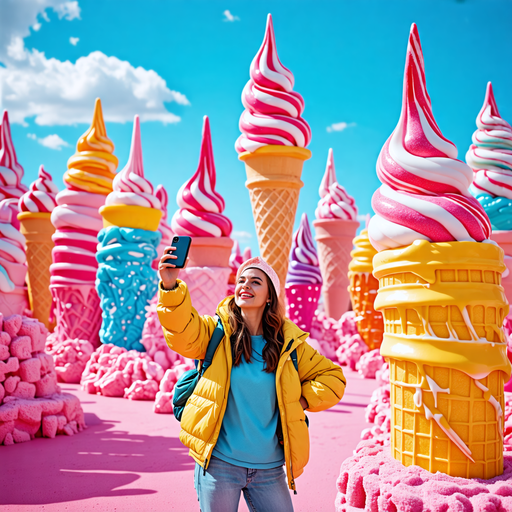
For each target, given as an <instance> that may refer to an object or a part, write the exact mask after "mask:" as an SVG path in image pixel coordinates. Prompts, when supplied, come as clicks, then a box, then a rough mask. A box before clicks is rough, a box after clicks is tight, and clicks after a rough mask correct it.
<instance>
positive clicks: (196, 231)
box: [171, 116, 233, 237]
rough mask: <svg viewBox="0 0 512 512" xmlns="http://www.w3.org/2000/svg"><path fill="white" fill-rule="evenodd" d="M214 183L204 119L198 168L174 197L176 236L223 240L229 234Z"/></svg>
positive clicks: (207, 121) (207, 131) (207, 133)
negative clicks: (208, 237)
mask: <svg viewBox="0 0 512 512" xmlns="http://www.w3.org/2000/svg"><path fill="white" fill-rule="evenodd" d="M216 180H217V175H216V171H215V162H214V159H213V148H212V141H211V134H210V122H209V120H208V117H207V116H205V117H204V123H203V137H202V141H201V153H200V155H199V166H198V168H197V171H196V172H195V174H194V175H193V176H192V178H190V180H189V181H187V182H186V183H184V184H183V185H182V186H181V188H180V190H179V191H178V195H177V197H176V201H177V203H178V206H179V207H180V209H179V210H178V211H176V213H175V214H174V216H173V218H172V222H171V227H172V229H173V231H174V232H175V233H176V234H177V235H186V236H192V237H194V236H213V237H222V236H229V235H230V234H231V231H232V229H233V225H232V224H231V221H230V220H229V219H228V218H227V217H226V216H225V215H222V212H223V211H224V206H225V205H224V199H223V197H222V196H221V195H220V194H219V193H218V192H217V191H216V190H215V184H216Z"/></svg>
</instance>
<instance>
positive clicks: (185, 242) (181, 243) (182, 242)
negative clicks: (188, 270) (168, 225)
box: [167, 235, 192, 268]
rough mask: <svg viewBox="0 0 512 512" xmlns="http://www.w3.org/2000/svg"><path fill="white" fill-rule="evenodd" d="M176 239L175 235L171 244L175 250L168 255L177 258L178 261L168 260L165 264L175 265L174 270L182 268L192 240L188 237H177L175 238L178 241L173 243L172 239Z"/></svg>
mask: <svg viewBox="0 0 512 512" xmlns="http://www.w3.org/2000/svg"><path fill="white" fill-rule="evenodd" d="M176 237H177V235H175V236H174V237H173V242H172V245H173V247H176V250H175V251H173V252H171V253H169V254H173V255H174V256H178V259H176V260H174V259H172V258H168V260H167V263H172V264H173V265H176V268H183V266H184V265H185V262H186V261H187V256H188V251H189V250H190V244H191V243H192V238H190V237H189V236H179V237H177V238H178V241H177V242H174V238H176Z"/></svg>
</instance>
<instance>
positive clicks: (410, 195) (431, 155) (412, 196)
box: [368, 24, 491, 251]
mask: <svg viewBox="0 0 512 512" xmlns="http://www.w3.org/2000/svg"><path fill="white" fill-rule="evenodd" d="M377 175H378V177H379V179H380V180H381V182H382V183H383V185H382V186H381V187H380V188H379V189H378V190H377V191H376V192H375V194H374V195H373V198H372V207H373V209H374V210H375V213H376V215H375V216H374V217H373V218H372V219H371V221H370V224H369V229H368V231H369V237H370V241H371V243H372V245H373V246H374V247H375V248H376V249H377V250H378V251H381V250H384V249H391V248H396V247H402V246H407V245H410V244H412V243H413V242H414V241H415V240H427V241H430V242H452V241H476V242H482V241H484V240H486V239H488V238H489V236H490V233H491V225H490V222H489V219H488V217H487V215H486V214H485V212H484V210H483V208H482V207H481V206H480V204H479V203H478V201H477V200H476V199H474V198H473V197H472V196H471V194H470V193H469V186H470V185H471V181H472V179H473V172H472V170H471V169H470V168H469V166H467V165H466V164H465V163H464V162H461V161H460V160H457V148H456V147H455V145H454V144H453V143H452V142H450V141H449V140H447V139H446V138H445V137H444V136H443V134H442V133H441V130H440V129H439V127H438V126H437V124H436V122H435V120H434V115H433V113H432V107H431V103H430V97H429V95H428V93H427V89H426V82H425V69H424V62H423V53H422V50H421V45H420V40H419V35H418V30H417V28H416V25H414V24H413V26H412V28H411V33H410V37H409V45H408V48H407V59H406V64H405V76H404V90H403V103H402V112H401V115H400V119H399V121H398V125H397V127H396V128H395V131H394V132H393V133H392V134H391V137H390V138H389V139H388V140H387V142H386V143H385V145H384V147H383V148H382V150H381V152H380V155H379V158H378V161H377Z"/></svg>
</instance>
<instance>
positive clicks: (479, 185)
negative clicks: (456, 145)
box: [466, 82, 512, 199]
mask: <svg viewBox="0 0 512 512" xmlns="http://www.w3.org/2000/svg"><path fill="white" fill-rule="evenodd" d="M476 125H477V127H478V130H476V131H475V133H473V137H472V140H473V144H472V145H471V146H470V148H469V150H468V152H467V153H466V162H467V163H468V165H469V166H470V167H471V168H472V169H473V171H474V173H475V175H474V178H473V187H474V190H475V191H476V193H477V194H482V193H484V194H490V195H491V196H494V197H497V196H499V197H506V198H507V199H512V127H511V126H510V124H509V123H507V121H505V120H504V119H502V117H501V116H500V113H499V111H498V105H497V104H496V100H495V98H494V92H493V90H492V84H491V82H489V83H488V84H487V91H486V94H485V100H484V104H483V106H482V108H481V110H480V112H479V114H478V117H477V119H476Z"/></svg>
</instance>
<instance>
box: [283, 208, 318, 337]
mask: <svg viewBox="0 0 512 512" xmlns="http://www.w3.org/2000/svg"><path fill="white" fill-rule="evenodd" d="M321 289H322V274H321V272H320V268H319V266H318V256H317V253H316V249H315V244H314V242H313V236H312V235H311V229H310V227H309V221H308V216H307V215H306V214H305V213H303V214H302V217H301V219H300V225H299V229H298V230H297V231H296V232H295V233H294V234H293V245H292V250H291V253H290V268H289V271H288V276H287V277H286V290H285V292H286V314H287V316H288V318H289V319H290V320H291V321H292V322H294V323H295V324H297V325H298V326H299V327H300V328H301V329H302V330H303V331H306V332H309V331H310V330H311V322H312V321H313V316H314V314H315V311H316V309H317V307H318V299H319V298H320V292H321Z"/></svg>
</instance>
